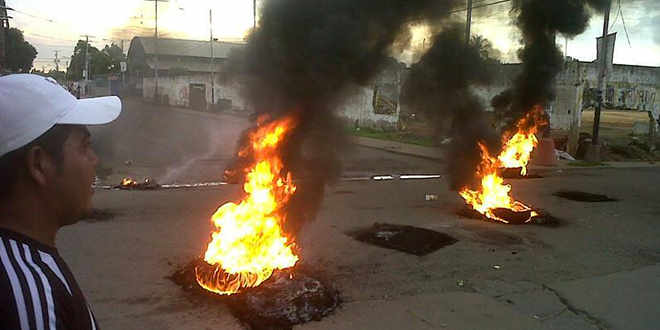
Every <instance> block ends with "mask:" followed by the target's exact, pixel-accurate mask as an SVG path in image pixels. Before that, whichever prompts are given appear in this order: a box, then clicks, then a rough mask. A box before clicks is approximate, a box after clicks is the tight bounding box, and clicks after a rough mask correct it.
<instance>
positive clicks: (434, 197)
mask: <svg viewBox="0 0 660 330" xmlns="http://www.w3.org/2000/svg"><path fill="white" fill-rule="evenodd" d="M437 200H438V195H436V194H426V201H437Z"/></svg>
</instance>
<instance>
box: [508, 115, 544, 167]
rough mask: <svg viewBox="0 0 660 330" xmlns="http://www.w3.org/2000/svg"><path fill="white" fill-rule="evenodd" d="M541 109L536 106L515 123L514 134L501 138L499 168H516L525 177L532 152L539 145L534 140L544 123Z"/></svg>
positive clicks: (536, 140)
mask: <svg viewBox="0 0 660 330" xmlns="http://www.w3.org/2000/svg"><path fill="white" fill-rule="evenodd" d="M543 114H544V112H543V108H542V107H540V106H536V107H534V108H533V109H532V111H530V112H528V113H527V114H526V115H525V116H524V117H523V118H521V119H520V120H519V121H518V122H517V123H516V131H515V133H514V134H512V133H507V134H504V136H503V137H502V145H503V146H504V147H503V148H502V152H501V153H500V155H499V156H498V157H497V159H498V160H499V161H500V162H499V167H503V168H518V167H520V174H521V175H527V164H528V163H529V158H530V155H531V154H532V150H534V148H535V147H536V146H537V145H538V144H539V140H538V139H537V138H536V133H538V129H539V126H540V125H541V124H544V123H545V119H544V117H543Z"/></svg>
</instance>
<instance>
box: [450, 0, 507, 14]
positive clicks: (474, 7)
mask: <svg viewBox="0 0 660 330" xmlns="http://www.w3.org/2000/svg"><path fill="white" fill-rule="evenodd" d="M510 1H511V0H500V1H495V2H491V3H487V4H483V5H479V6H472V9H477V8H484V7H488V6H494V5H499V4H501V3H505V2H510ZM482 2H486V0H482V1H477V2H474V3H476V4H478V3H482ZM467 10H468V9H467V7H466V8H463V9H456V10H451V11H449V13H450V14H455V13H460V12H462V11H467Z"/></svg>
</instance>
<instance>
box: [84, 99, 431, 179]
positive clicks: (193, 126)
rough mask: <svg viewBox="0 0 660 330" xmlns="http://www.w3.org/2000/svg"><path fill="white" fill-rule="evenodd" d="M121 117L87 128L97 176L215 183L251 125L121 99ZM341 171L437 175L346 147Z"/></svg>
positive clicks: (426, 166) (404, 160)
mask: <svg viewBox="0 0 660 330" xmlns="http://www.w3.org/2000/svg"><path fill="white" fill-rule="evenodd" d="M123 105H124V109H123V111H122V114H121V116H120V117H119V118H118V119H117V120H116V121H114V122H113V123H111V124H110V125H107V126H99V127H91V128H90V130H91V132H92V137H93V144H94V147H95V149H96V151H97V153H98V154H99V157H100V159H101V162H102V167H103V168H104V169H103V170H101V171H100V173H99V174H100V175H102V176H103V177H102V179H105V180H104V181H105V182H106V183H107V184H116V183H118V182H119V181H120V180H121V178H122V177H125V176H130V177H133V178H135V179H138V180H141V179H144V177H151V178H154V179H156V180H157V181H159V182H161V183H173V182H201V181H218V180H221V178H222V173H223V170H224V169H225V167H226V166H227V165H228V164H229V163H230V162H231V160H232V158H233V155H234V154H235V150H236V143H237V142H236V141H237V140H238V138H239V136H240V134H241V132H243V131H244V130H245V129H246V128H248V127H249V126H250V122H249V120H248V117H247V116H238V115H227V114H208V113H200V112H196V111H191V110H187V109H172V108H166V107H158V106H155V105H152V104H148V103H142V102H140V101H139V100H137V99H128V100H124V101H123ZM342 162H343V167H344V170H343V175H344V176H346V177H356V176H364V175H376V174H392V173H410V172H415V173H438V172H440V171H442V170H443V165H442V164H439V163H438V162H435V161H431V160H425V159H416V158H412V159H411V158H410V157H407V156H402V155H398V154H394V153H389V152H383V151H381V150H375V149H372V148H365V147H360V146H352V147H351V146H349V147H348V148H346V150H345V154H343V155H342Z"/></svg>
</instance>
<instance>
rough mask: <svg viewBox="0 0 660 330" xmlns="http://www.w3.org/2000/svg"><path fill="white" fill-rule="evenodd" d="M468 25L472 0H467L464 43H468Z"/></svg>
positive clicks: (470, 23) (470, 20) (470, 17)
mask: <svg viewBox="0 0 660 330" xmlns="http://www.w3.org/2000/svg"><path fill="white" fill-rule="evenodd" d="M470 25H472V0H467V22H466V23H465V44H470Z"/></svg>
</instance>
